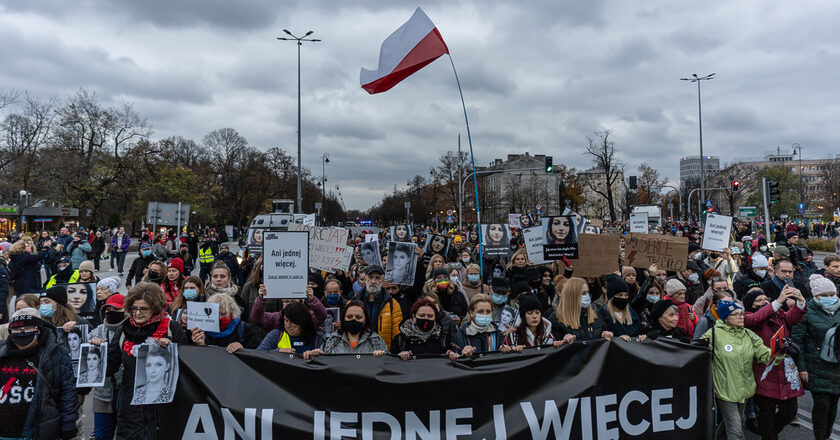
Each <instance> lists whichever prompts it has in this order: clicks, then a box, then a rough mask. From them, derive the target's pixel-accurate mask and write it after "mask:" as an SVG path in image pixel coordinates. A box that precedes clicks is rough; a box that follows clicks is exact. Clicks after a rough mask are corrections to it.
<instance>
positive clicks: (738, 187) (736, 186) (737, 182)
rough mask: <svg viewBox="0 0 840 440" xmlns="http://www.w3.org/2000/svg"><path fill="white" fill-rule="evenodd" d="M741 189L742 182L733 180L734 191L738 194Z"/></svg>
mask: <svg viewBox="0 0 840 440" xmlns="http://www.w3.org/2000/svg"><path fill="white" fill-rule="evenodd" d="M740 189H741V181H740V180H733V181H732V191H733V192H737V191H738V190H740Z"/></svg>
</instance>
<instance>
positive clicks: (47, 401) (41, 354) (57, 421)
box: [0, 322, 79, 439]
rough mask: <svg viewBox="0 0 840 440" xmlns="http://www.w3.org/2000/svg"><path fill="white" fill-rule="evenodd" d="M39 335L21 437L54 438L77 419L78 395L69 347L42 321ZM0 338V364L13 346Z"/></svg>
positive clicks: (69, 427) (3, 362)
mask: <svg viewBox="0 0 840 440" xmlns="http://www.w3.org/2000/svg"><path fill="white" fill-rule="evenodd" d="M39 327H40V329H41V334H40V335H39V338H43V343H42V344H40V349H39V350H38V365H37V366H35V365H32V366H33V367H36V370H37V371H38V375H37V379H36V381H35V394H34V397H33V399H32V402H31V404H30V406H29V412H28V413H27V415H26V422H25V424H24V428H23V434H24V435H23V437H24V438H33V439H57V438H59V437H60V436H61V433H62V432H67V431H74V430H75V429H76V419H78V417H79V414H78V407H79V398H78V395H77V393H76V378H75V374H74V372H73V366H72V363H71V362H70V351H69V350H70V349H69V348H68V347H67V345H66V344H64V343H63V342H62V341H61V340H60V339H59V338H58V336H57V333H56V328H55V327H54V326H53V325H52V324H50V323H48V322H44V323H43V324H41V325H39ZM7 344H11V342H7V341H0V365H5V361H6V360H7V359H8V358H9V357H10V352H12V353H13V352H14V351H15V350H16V349H17V347H9V346H8V345H7ZM12 355H13V354H12Z"/></svg>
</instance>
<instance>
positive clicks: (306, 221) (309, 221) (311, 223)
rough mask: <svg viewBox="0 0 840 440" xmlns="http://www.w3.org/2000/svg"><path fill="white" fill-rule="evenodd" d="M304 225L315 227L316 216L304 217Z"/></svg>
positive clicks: (308, 215) (307, 215)
mask: <svg viewBox="0 0 840 440" xmlns="http://www.w3.org/2000/svg"><path fill="white" fill-rule="evenodd" d="M303 224H304V225H306V226H315V214H306V215H305V216H304V217H303Z"/></svg>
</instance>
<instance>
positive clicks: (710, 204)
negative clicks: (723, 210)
mask: <svg viewBox="0 0 840 440" xmlns="http://www.w3.org/2000/svg"><path fill="white" fill-rule="evenodd" d="M714 205H715V204H714V203H712V201H711V200H706V207H707V208H711V207H712V206H714Z"/></svg>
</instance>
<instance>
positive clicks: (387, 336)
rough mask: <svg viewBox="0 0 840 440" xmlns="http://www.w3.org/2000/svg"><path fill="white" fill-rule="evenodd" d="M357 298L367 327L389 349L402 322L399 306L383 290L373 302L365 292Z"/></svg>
mask: <svg viewBox="0 0 840 440" xmlns="http://www.w3.org/2000/svg"><path fill="white" fill-rule="evenodd" d="M359 298H362V300H361V301H362V303H364V305H365V309H366V310H367V312H368V316H369V317H370V323H368V326H369V327H370V328H371V329H372V330H375V331H376V332H377V333H379V336H381V337H382V340H383V341H385V344H386V345H387V346H388V347H389V348H390V347H391V341H393V340H394V336H396V335H397V334H399V332H400V324H402V321H403V315H402V309H401V308H400V304H399V303H398V302H397V301H396V300H395V299H393V298H391V295H390V294H388V293H387V292H385V291H384V290H380V291H379V293H378V294H377V295H376V296H375V297H374V299H373V301H368V294H367V290H364V291H362V293H361V294H360V295H359ZM441 302H443V300H441ZM318 325H320V323H319V324H318Z"/></svg>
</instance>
